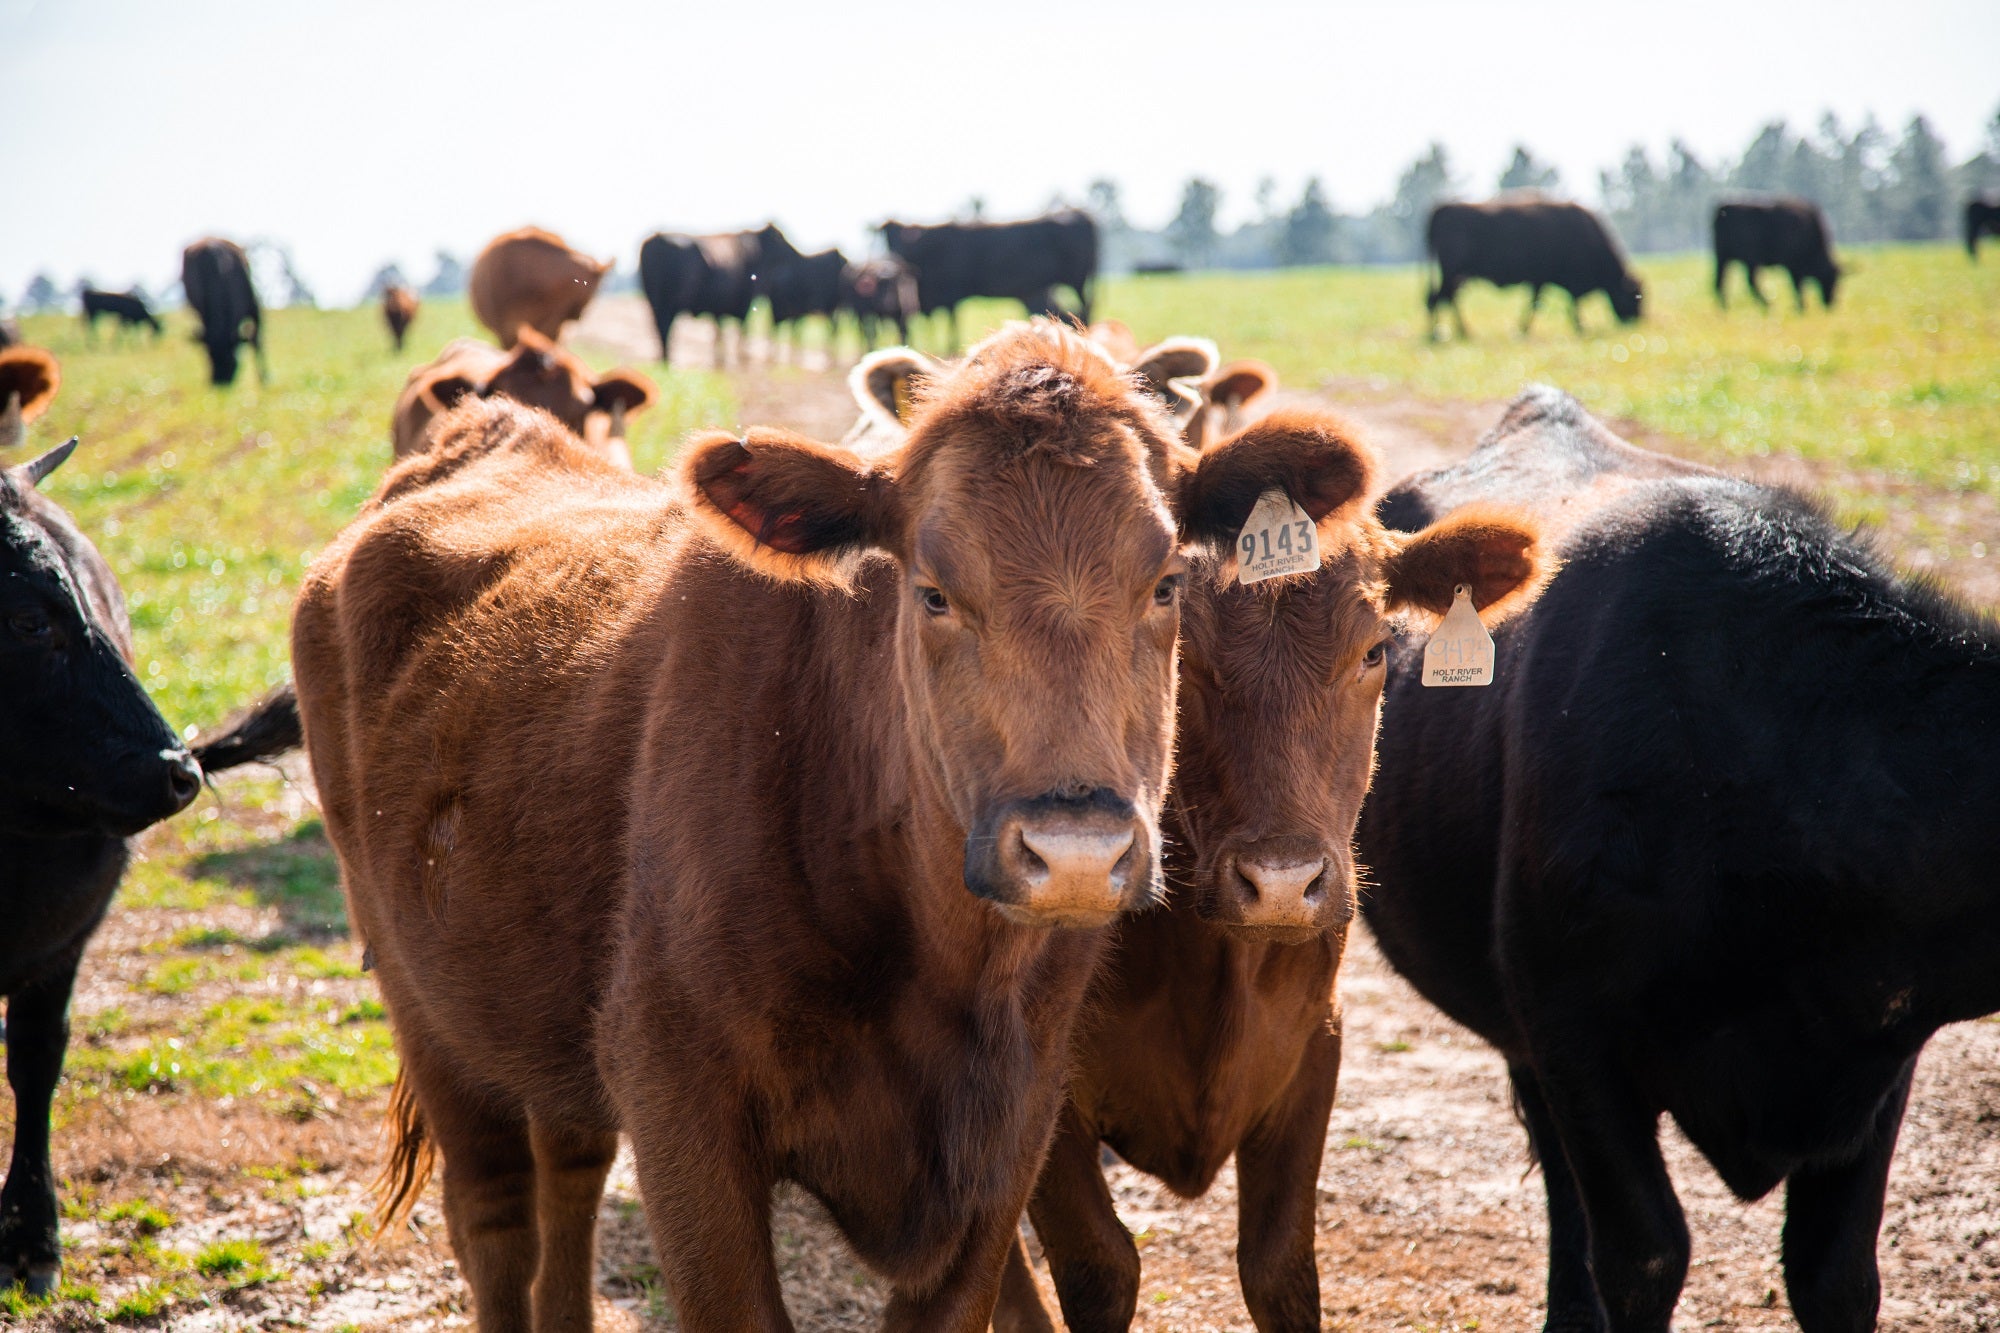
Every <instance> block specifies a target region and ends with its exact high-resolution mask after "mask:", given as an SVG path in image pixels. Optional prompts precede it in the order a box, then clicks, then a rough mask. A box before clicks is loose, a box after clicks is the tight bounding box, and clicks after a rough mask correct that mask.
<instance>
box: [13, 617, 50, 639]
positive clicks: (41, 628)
mask: <svg viewBox="0 0 2000 1333" xmlns="http://www.w3.org/2000/svg"><path fill="white" fill-rule="evenodd" d="M7 628H8V629H10V630H12V631H14V633H15V634H17V635H19V636H20V637H21V638H24V639H28V640H30V641H33V642H40V641H42V640H44V639H46V638H48V637H49V635H50V634H52V633H53V632H54V631H55V626H54V625H51V624H50V623H49V618H48V617H47V616H45V615H43V614H42V613H41V612H40V611H17V612H15V613H14V614H13V615H11V616H9V617H7Z"/></svg>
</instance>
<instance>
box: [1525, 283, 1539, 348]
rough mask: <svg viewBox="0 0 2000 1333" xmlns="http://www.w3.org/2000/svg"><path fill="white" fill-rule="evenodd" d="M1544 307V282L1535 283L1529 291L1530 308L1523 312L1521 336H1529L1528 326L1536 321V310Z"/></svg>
mask: <svg viewBox="0 0 2000 1333" xmlns="http://www.w3.org/2000/svg"><path fill="white" fill-rule="evenodd" d="M1541 308H1542V284H1541V283H1539V282H1538V283H1535V284H1534V285H1533V290H1531V291H1530V292H1529V293H1528V308H1527V309H1526V310H1523V311H1522V312H1521V336H1522V337H1523V338H1525V337H1527V336H1528V326H1529V325H1531V324H1533V323H1534V322H1535V312H1536V311H1537V310H1540V309H1541Z"/></svg>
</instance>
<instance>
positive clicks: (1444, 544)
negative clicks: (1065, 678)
mask: <svg viewBox="0 0 2000 1333" xmlns="http://www.w3.org/2000/svg"><path fill="white" fill-rule="evenodd" d="M1113 342H1114V344H1115V342H1116V340H1115V339H1114V340H1113ZM1202 350H1203V345H1202V344H1200V343H1198V342H1197V341H1196V340H1187V339H1183V340H1175V342H1174V343H1172V344H1163V345H1162V347H1161V348H1156V349H1153V350H1152V351H1151V352H1148V353H1141V354H1138V355H1137V357H1136V358H1135V359H1136V360H1137V361H1138V362H1139V363H1140V364H1141V365H1143V366H1148V367H1150V368H1151V369H1152V373H1147V372H1146V371H1141V372H1140V373H1141V374H1142V375H1144V376H1145V378H1146V380H1147V382H1148V383H1149V384H1150V385H1151V386H1152V388H1153V391H1154V392H1155V393H1160V392H1162V391H1163V390H1164V389H1165V388H1166V386H1167V385H1168V383H1169V382H1170V381H1171V380H1176V379H1182V378H1184V377H1183V376H1180V375H1165V376H1164V377H1163V376H1162V372H1165V371H1174V370H1191V371H1192V372H1193V374H1194V375H1197V376H1198V375H1200V374H1201V372H1202V371H1203V370H1206V369H1209V368H1210V367H1212V366H1213V365H1214V359H1215V358H1214V349H1213V348H1212V347H1206V348H1205V362H1201V363H1197V362H1196V360H1195V358H1196V357H1198V356H1199V355H1200V353H1201V351H1202ZM973 355H974V356H975V357H977V355H978V352H977V351H975V352H974V353H973ZM889 356H890V354H887V353H885V354H883V362H882V364H883V365H885V366H886V365H889V364H892V363H890V362H889V361H888V357H889ZM906 370H907V372H908V373H915V374H917V375H919V376H921V375H923V374H924V373H925V370H924V369H923V368H922V367H918V366H911V367H907V368H906ZM931 373H935V371H934V370H933V371H932V372H931ZM856 391H857V397H858V398H859V397H860V396H861V395H862V394H863V393H864V392H866V393H871V395H872V386H871V385H865V384H863V383H862V382H861V381H860V378H859V377H857V383H856ZM906 396H907V395H906ZM861 406H862V408H863V415H864V418H866V417H868V416H870V415H872V414H874V413H875V412H877V411H878V410H879V409H880V408H882V407H884V406H887V405H886V404H883V403H880V402H870V401H867V400H866V399H863V400H862V402H861ZM1189 461H1190V462H1191V463H1192V466H1191V467H1190V468H1189V470H1188V471H1186V473H1185V474H1184V476H1183V478H1182V482H1181V497H1180V500H1179V502H1178V504H1177V508H1178V509H1179V510H1180V512H1181V513H1182V515H1183V520H1182V522H1183V531H1184V533H1185V534H1186V536H1187V537H1188V538H1189V539H1190V540H1191V541H1192V542H1194V543H1196V544H1197V545H1196V554H1195V556H1194V559H1193V562H1192V564H1191V567H1190V569H1189V572H1188V584H1187V588H1186V591H1185V594H1184V600H1183V611H1182V633H1181V645H1180V656H1181V677H1182V681H1183V685H1182V690H1181V727H1180V733H1179V736H1178V738H1177V741H1176V749H1177V758H1176V760H1175V765H1174V785H1173V790H1172V792H1171V794H1170V796H1169V800H1168V823H1167V826H1166V827H1167V831H1168V837H1167V840H1166V844H1165V845H1166V847H1167V849H1168V851H1167V857H1168V860H1167V870H1168V874H1167V878H1168V882H1169V883H1170V884H1172V885H1174V886H1175V888H1174V890H1173V893H1172V895H1171V896H1170V897H1169V899H1168V903H1167V907H1166V910H1164V911H1152V912H1145V913H1140V914H1138V915H1136V916H1133V917H1130V918H1127V919H1124V920H1122V921H1120V922H1119V923H1118V924H1117V926H1116V927H1114V930H1115V942H1114V944H1113V946H1112V947H1111V948H1110V949H1109V950H1107V952H1106V954H1105V958H1104V961H1103V963H1102V964H1100V968H1099V972H1098V975H1097V977H1096V979H1095V981H1094V982H1093V984H1092V988H1091V993H1090V998H1089V1000H1088V1001H1087V1002H1086V1008H1087V1011H1088V1012H1089V1013H1091V1014H1092V1015H1093V1016H1094V1017H1093V1018H1092V1019H1090V1020H1089V1021H1088V1022H1087V1023H1086V1024H1085V1025H1084V1026H1083V1027H1082V1028H1081V1029H1080V1030H1079V1033H1078V1039H1077V1045H1076V1047H1075V1057H1074V1062H1073V1065H1072V1069H1071V1075H1070V1102H1069V1105H1068V1107H1067V1109H1066V1110H1065V1112H1064V1114H1063V1117H1062V1120H1061V1122H1060V1123H1059V1126H1058V1128H1057V1131H1056V1139H1055V1143H1054V1145H1053V1146H1052V1148H1051V1150H1050V1154H1049V1157H1048V1159H1047V1161H1046V1163H1045V1164H1044V1166H1043V1168H1042V1173H1041V1178H1040V1181H1039V1183H1038V1184H1037V1185H1036V1189H1035V1194H1034V1199H1033V1202H1032V1203H1031V1204H1030V1207H1029V1213H1030V1216H1031V1217H1032V1218H1033V1220H1034V1224H1035V1232H1036V1235H1037V1236H1039V1237H1040V1239H1041V1242H1042V1245H1043V1248H1044V1250H1045V1251H1046V1253H1047V1255H1048V1259H1049V1267H1050V1273H1051V1275H1052V1277H1053V1278H1054V1280H1055V1284H1056V1290H1057V1294H1058V1296H1059V1298H1060V1300H1061V1303H1062V1313H1063V1317H1064V1320H1065V1321H1066V1322H1067V1324H1068V1326H1069V1327H1070V1328H1071V1329H1075V1330H1079V1331H1081V1330H1099V1329H1123V1328H1127V1327H1129V1326H1130V1324H1131V1321H1132V1317H1133V1312H1134V1309H1135V1307H1136V1303H1137V1299H1138V1289H1139V1254H1138V1251H1137V1249H1136V1248H1135V1247H1134V1245H1133V1242H1132V1238H1131V1237H1130V1236H1129V1235H1128V1234H1127V1233H1126V1231H1125V1229H1124V1227H1123V1226H1122V1225H1121V1224H1120V1222H1119V1220H1118V1216H1117V1214H1116V1212H1115V1211H1114V1210H1113V1208H1112V1204H1111V1196H1110V1193H1109V1192H1108V1190H1107V1189H1106V1187H1105V1184H1104V1178H1103V1175H1102V1172H1101V1170H1100V1168H1099V1165H1098V1163H1099V1144H1100V1142H1102V1143H1106V1144H1109V1145H1110V1146H1111V1147H1112V1148H1114V1149H1115V1150H1116V1151H1117V1152H1118V1153H1119V1155H1120V1156H1121V1157H1123V1158H1124V1159H1125V1160H1126V1161H1127V1162H1130V1163H1131V1164H1132V1165H1134V1166H1136V1167H1138V1168H1139V1169H1141V1170H1143V1171H1147V1172H1149V1173H1152V1174H1154V1175H1157V1176H1159V1177H1160V1178H1161V1179H1162V1180H1164V1181H1165V1182H1166V1183H1167V1185H1168V1186H1169V1187H1170V1188H1171V1189H1173V1190H1174V1191H1175V1192H1176V1193H1178V1194H1180V1195H1182V1196H1183V1197H1190V1198H1191V1197H1194V1196H1197V1195H1200V1194H1203V1193H1205V1192H1206V1191H1207V1190H1208V1188H1209V1185H1210V1184H1211V1183H1212V1181H1213V1180H1214V1178H1215V1174H1216V1172H1217V1171H1218V1170H1219V1169H1220V1168H1221V1166H1222V1164H1223V1163H1224V1162H1225V1161H1227V1160H1228V1159H1229V1157H1230V1156H1231V1155H1232V1154H1234V1155H1235V1156H1236V1159H1237V1174H1238V1181H1239V1187H1240V1191H1241V1195H1240V1209H1241V1237H1242V1239H1241V1241H1240V1242H1239V1246H1238V1266H1239V1269H1240V1270H1241V1274H1242V1280H1243V1290H1244V1296H1245V1299H1246V1301H1247V1302H1248V1305H1249V1309H1250V1312H1251V1315H1252V1318H1253V1319H1254V1320H1255V1321H1256V1324H1257V1327H1258V1328H1259V1329H1262V1330H1273V1329H1287V1330H1292V1329H1297V1330H1306V1329H1318V1328H1319V1327H1320V1320H1319V1283H1318V1276H1317V1271H1316V1269H1315V1265H1314V1259H1313V1244H1314V1235H1315V1228H1314V1209H1315V1203H1316V1200H1317V1187H1316V1182H1317V1179H1318V1175H1319V1161H1320V1154H1321V1151H1322V1149H1323V1147H1324V1145H1325V1141H1326V1124H1327V1117H1328V1114H1329V1112H1330V1111H1331V1109H1332V1105H1333V1093H1334V1085H1335V1081H1336V1079H1337V1077H1338V1075H1339V1071H1340V1016H1339V1010H1338V1007H1337V1005H1336V1003H1335V1000H1334V992H1333V982H1334V974H1335V973H1336V971H1337V970H1338V968H1339V966H1340V958H1341V953H1342V950H1343V948H1344V946H1345V942H1346V937H1347V924H1348V922H1349V921H1350V920H1351V918H1352V916H1353V912H1354V869H1353V858H1352V855H1351V853H1350V844H1351V843H1352V840H1353V834H1354V824H1355V818H1356V816H1357V814H1358V812H1359V809H1360V805H1361V798H1362V795H1363V793H1364V792H1365V791H1366V790H1367V786H1368V778H1369V774H1370V771H1371V769H1372V764H1373V744H1374V738H1375V725H1376V714H1377V703H1378V700H1379V699H1380V696H1381V691H1382V683H1383V680H1384V677H1385V675H1386V673H1385V671H1384V669H1383V668H1384V663H1385V652H1384V649H1385V647H1386V638H1387V635H1388V630H1389V626H1390V624H1391V623H1392V622H1393V621H1394V620H1395V619H1396V618H1400V617H1402V616H1404V615H1405V614H1408V613H1415V614H1418V615H1424V614H1426V613H1429V614H1431V615H1435V614H1441V613H1442V612H1444V611H1445V610H1446V609H1447V608H1449V607H1450V605H1451V602H1452V598H1453V593H1454V589H1455V588H1456V587H1457V586H1458V585H1460V584H1465V585H1468V586H1469V587H1470V588H1471V595H1472V598H1473V601H1474V603H1475V604H1476V605H1477V606H1478V607H1479V608H1480V609H1481V610H1482V611H1484V612H1485V618H1486V619H1487V620H1488V621H1489V622H1491V621H1493V620H1496V619H1498V618H1499V617H1501V616H1504V615H1506V614H1508V613H1509V612H1510V611H1512V610H1513V609H1514V608H1515V607H1516V606H1518V605H1519V604H1520V603H1521V602H1522V601H1524V600H1525V598H1526V597H1527V596H1528V595H1530V594H1531V591H1532V589H1533V587H1534V586H1535V583H1536V580H1537V578H1538V576H1539V573H1540V566H1541V561H1540V558H1539V554H1538V552H1537V550H1536V530H1535V529H1534V528H1533V527H1532V526H1529V525H1526V524H1524V523H1522V522H1520V521H1518V520H1513V519H1509V518H1507V517H1505V516H1503V515H1498V514H1491V513H1487V514H1471V515H1463V516H1460V517H1457V518H1454V519H1451V520H1448V521H1446V522H1444V523H1440V524H1438V525H1436V526H1435V527H1433V528H1432V529H1430V530H1428V531H1426V532H1423V533H1420V534H1417V535H1415V536H1411V535H1405V534H1397V533H1390V532H1388V531H1386V530H1385V529H1383V528H1382V527H1381V525H1380V524H1378V523H1377V522H1376V521H1375V519H1374V518H1373V517H1372V515H1371V514H1370V512H1369V509H1368V503H1369V499H1370V496H1371V491H1372V483H1371V477H1372V475H1373V458H1372V454H1371V452H1370V451H1369V450H1368V449H1367V448H1366V447H1365V446H1363V445H1361V444H1358V443H1357V442H1356V441H1355V440H1354V438H1353V434H1352V432H1351V430H1350V429H1349V428H1348V427H1347V426H1346V425H1345V424H1344V423H1343V422H1341V421H1340V420H1339V419H1338V418H1336V417H1332V416H1329V415H1326V414H1324V413H1319V412H1310V411H1295V412H1279V413H1274V414H1272V415H1270V416H1268V417H1266V418H1264V419H1263V420H1262V421H1260V422H1259V423H1257V424H1256V425H1254V426H1252V427H1250V428H1249V429H1248V430H1245V431H1243V432H1242V433H1240V434H1237V435H1234V436H1232V437H1231V438H1229V439H1227V440H1224V441H1221V442H1220V443H1218V444H1216V445H1215V446H1214V447H1213V448H1210V449H1208V450H1206V451H1205V452H1203V453H1202V454H1201V455H1200V457H1199V459H1191V460H1189ZM1274 487H1275V488H1279V489H1282V490H1284V491H1285V492H1286V493H1287V494H1288V495H1290V496H1291V497H1292V498H1294V499H1295V500H1296V501H1297V502H1298V503H1299V504H1300V505H1301V507H1302V508H1303V509H1304V511H1305V512H1306V513H1307V514H1308V515H1309V516H1310V517H1311V518H1312V519H1313V520H1314V522H1315V525H1316V527H1317V529H1318V534H1317V535H1318V541H1319V545H1320V550H1321V552H1322V559H1321V564H1320V565H1319V567H1318V568H1317V569H1316V570H1314V571H1312V572H1311V573H1307V574H1299V575H1295V576H1293V577H1290V578H1280V579H1272V580H1267V581H1263V582H1260V583H1257V584H1255V585H1253V586H1248V587H1246V586H1244V585H1242V584H1240V583H1239V582H1238V581H1237V577H1236V576H1237V570H1238V565H1237V551H1236V542H1237V537H1238V534H1239V532H1240V531H1241V529H1242V528H1243V526H1244V522H1245V520H1246V519H1247V518H1248V517H1249V515H1250V510H1251V507H1252V505H1253V504H1254V503H1255V502H1256V500H1257V498H1258V497H1259V496H1260V495H1262V494H1263V493H1264V492H1265V491H1267V490H1269V489H1272V488H1274ZM1183 886H1185V887H1183ZM995 1327H1006V1328H1009V1329H1017V1330H1028V1329H1046V1328H1048V1327H1049V1324H1048V1320H1047V1314H1046V1312H1045V1311H1044V1310H1043V1309H1042V1307H1041V1303H1040V1298H1039V1297H1038V1296H1037V1295H1036V1294H1035V1286H1034V1280H1033V1278H1032V1277H1031V1276H1030V1275H1029V1273H1028V1270H1027V1267H1026V1260H1025V1256H1023V1255H1022V1254H1021V1253H1020V1251H1019V1249H1018V1247H1017V1248H1016V1250H1015V1251H1014V1252H1013V1254H1012V1256H1011V1257H1010V1260H1009V1269H1008V1273H1007V1275H1006V1281H1005V1282H1004V1284H1003V1287H1002V1295H1001V1304H1000V1311H999V1314H998V1315H996V1319H995Z"/></svg>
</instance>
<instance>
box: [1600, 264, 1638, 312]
mask: <svg viewBox="0 0 2000 1333" xmlns="http://www.w3.org/2000/svg"><path fill="white" fill-rule="evenodd" d="M1606 295H1608V296H1609V297H1610V298H1611V310H1612V313H1613V314H1615V315H1617V316H1618V322H1619V323H1620V324H1631V323H1634V322H1636V321H1637V320H1638V318H1639V307H1640V305H1641V304H1642V303H1643V302H1644V301H1645V299H1646V288H1645V285H1644V284H1643V283H1641V282H1640V281H1639V275H1638V274H1636V273H1634V272H1632V270H1630V269H1626V270H1625V271H1624V272H1622V273H1620V274H1619V275H1618V277H1617V279H1616V280H1615V281H1614V282H1613V283H1612V284H1611V290H1610V291H1609V292H1607V293H1606Z"/></svg>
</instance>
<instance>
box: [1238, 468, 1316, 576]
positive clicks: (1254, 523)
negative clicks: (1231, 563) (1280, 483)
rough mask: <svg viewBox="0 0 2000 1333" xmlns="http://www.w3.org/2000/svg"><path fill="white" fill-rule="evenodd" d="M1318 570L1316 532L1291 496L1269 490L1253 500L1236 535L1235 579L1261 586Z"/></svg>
mask: <svg viewBox="0 0 2000 1333" xmlns="http://www.w3.org/2000/svg"><path fill="white" fill-rule="evenodd" d="M1318 568H1319V529H1318V528H1316V527H1315V526H1314V525H1313V521H1312V518H1311V517H1310V516H1309V515H1308V514H1307V513H1306V511H1305V510H1303V509H1301V508H1299V507H1298V506H1297V505H1296V504H1293V503H1292V497H1291V496H1289V495H1287V494H1285V492H1284V491H1282V490H1280V489H1278V488H1277V487H1275V486H1274V487H1272V488H1271V489H1270V490H1268V491H1265V492H1264V493H1263V494H1262V495H1260V496H1258V497H1257V503H1256V505H1255V507H1253V508H1252V509H1251V510H1250V517H1249V519H1248V520H1247V521H1246V522H1245V523H1244V524H1243V531H1241V532H1239V533H1237V534H1236V579H1237V581H1238V582H1239V583H1261V582H1263V581H1264V580H1265V579H1275V578H1279V577H1282V576H1283V575H1286V574H1309V573H1311V572H1312V571H1313V570H1315V569H1318Z"/></svg>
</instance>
